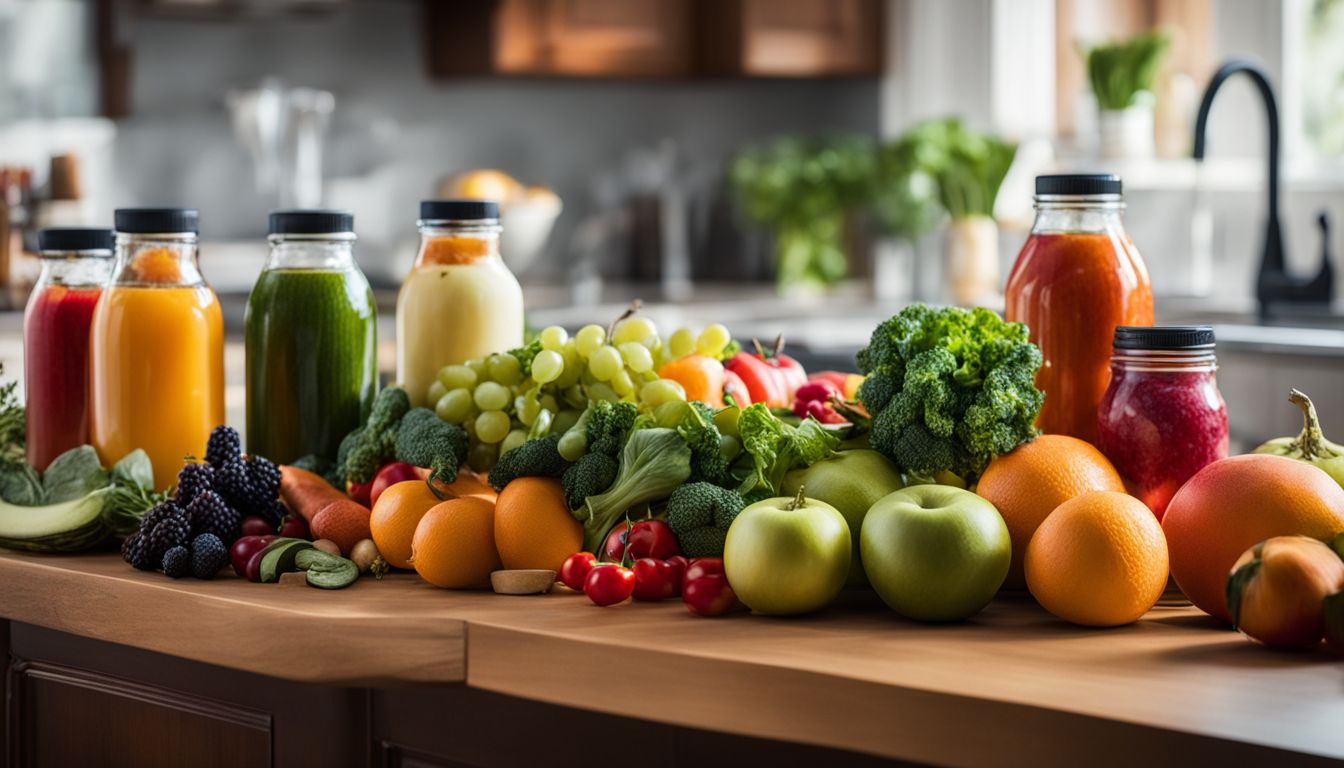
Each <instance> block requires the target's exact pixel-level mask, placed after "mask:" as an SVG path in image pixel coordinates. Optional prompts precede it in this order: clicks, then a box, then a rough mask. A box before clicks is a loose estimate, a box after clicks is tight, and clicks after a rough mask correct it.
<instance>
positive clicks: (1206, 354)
mask: <svg viewBox="0 0 1344 768" xmlns="http://www.w3.org/2000/svg"><path fill="white" fill-rule="evenodd" d="M1114 346H1115V349H1114V353H1113V355H1112V357H1111V383H1110V386H1109V387H1107V389H1106V394H1105V396H1104V397H1103V398H1102V401H1101V406H1100V409H1099V410H1098V414H1097V423H1098V431H1099V433H1100V441H1099V443H1098V445H1097V447H1098V448H1100V449H1101V452H1102V453H1104V454H1106V457H1107V458H1109V459H1110V460H1111V463H1113V464H1115V468H1116V470H1118V471H1119V472H1120V475H1121V477H1123V478H1124V479H1125V484H1126V485H1127V486H1128V488H1129V490H1130V492H1131V493H1133V494H1134V495H1135V496H1137V497H1138V498H1139V499H1140V500H1142V501H1143V503H1145V504H1147V505H1148V508H1149V509H1151V510H1153V514H1155V515H1157V519H1158V520H1161V519H1162V515H1163V514H1164V513H1165V512H1166V511H1167V504H1168V503H1170V502H1171V497H1172V496H1174V495H1175V494H1176V491H1177V489H1179V488H1180V487H1181V486H1182V485H1183V484H1184V483H1185V481H1186V480H1189V479H1190V478H1191V477H1192V476H1193V475H1194V474H1195V473H1196V472H1198V471H1199V470H1201V469H1203V468H1204V466H1205V465H1207V464H1210V463H1212V462H1214V461H1217V460H1218V459H1222V458H1225V457H1226V456H1227V405H1226V404H1224V403H1223V396H1222V394H1221V393H1219V391H1218V382H1217V379H1216V378H1215V376H1216V372H1217V370H1218V364H1217V360H1216V358H1215V356H1214V349H1213V348H1214V338H1213V328H1212V327H1210V326H1207V325H1199V326H1161V327H1155V328H1154V327H1146V328H1132V327H1124V326H1122V327H1120V328H1116V329H1115V345H1114Z"/></svg>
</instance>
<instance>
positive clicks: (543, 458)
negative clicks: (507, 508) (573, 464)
mask: <svg viewBox="0 0 1344 768" xmlns="http://www.w3.org/2000/svg"><path fill="white" fill-rule="evenodd" d="M559 442H560V436H559V435H549V436H547V437H539V438H537V439H535V440H528V441H527V442H525V443H523V444H522V445H520V446H518V447H517V448H514V449H513V450H511V451H509V452H508V453H506V454H504V455H503V456H500V457H499V461H498V462H496V463H495V466H494V467H492V468H491V469H490V486H491V487H492V488H494V489H495V490H496V491H502V490H504V486H506V485H508V484H509V483H511V482H513V481H514V480H515V479H517V478H520V477H560V476H561V475H563V474H565V470H567V469H569V462H568V461H565V459H564V458H563V457H562V456H561V455H560V452H559V451H558V450H556V447H555V446H556V444H557V443H559Z"/></svg>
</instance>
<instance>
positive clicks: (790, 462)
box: [737, 403, 840, 502]
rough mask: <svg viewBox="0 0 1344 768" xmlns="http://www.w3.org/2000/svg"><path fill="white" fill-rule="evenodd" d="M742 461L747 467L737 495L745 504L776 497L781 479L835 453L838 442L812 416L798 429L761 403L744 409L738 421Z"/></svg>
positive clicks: (834, 435) (834, 436) (782, 480)
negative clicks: (791, 471) (746, 463)
mask: <svg viewBox="0 0 1344 768" xmlns="http://www.w3.org/2000/svg"><path fill="white" fill-rule="evenodd" d="M737 429H738V432H739V433H740V435H741V439H742V449H743V459H739V460H740V461H741V460H749V462H750V464H749V467H748V472H747V474H746V476H745V477H744V478H743V479H742V481H741V483H740V484H739V485H738V487H737V492H738V494H740V495H741V496H742V498H744V499H746V500H747V501H749V502H750V501H759V500H761V499H768V498H770V497H772V496H778V495H779V489H780V485H782V484H783V482H784V475H786V474H788V472H789V470H791V469H795V468H797V467H807V466H811V465H812V464H815V463H816V462H818V461H821V460H822V459H825V458H827V457H829V456H831V455H832V454H834V453H835V449H836V447H837V446H839V445H840V438H839V437H838V436H837V435H836V434H834V433H833V432H831V431H829V430H827V429H826V428H825V427H823V426H822V425H821V423H820V422H818V421H817V420H816V419H814V418H812V417H811V416H809V417H807V418H806V419H803V421H802V422H801V423H799V425H798V426H796V427H794V426H792V425H790V424H786V423H785V422H783V421H781V420H780V419H779V418H778V417H776V416H775V415H774V414H773V413H771V412H770V409H769V408H767V407H766V406H765V404H764V403H753V404H752V405H749V406H747V407H746V408H745V409H743V411H742V414H741V416H739V417H738V420H737Z"/></svg>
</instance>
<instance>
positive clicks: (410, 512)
mask: <svg viewBox="0 0 1344 768" xmlns="http://www.w3.org/2000/svg"><path fill="white" fill-rule="evenodd" d="M439 501H440V500H439V498H438V497H437V496H435V495H434V494H433V493H432V492H431V491H430V490H429V486H428V485H426V484H425V482H424V481H423V480H406V481H403V482H400V483H396V484H395V485H392V486H390V487H388V489H387V490H385V491H383V494H382V495H381V496H379V497H378V503H377V504H374V505H373V512H372V513H371V514H370V515H369V533H370V534H371V535H372V536H373V543H374V544H377V545H378V553H379V554H381V555H382V556H383V559H384V560H386V561H387V564H388V565H390V566H392V567H393V568H410V567H411V540H412V539H414V538H415V527H416V526H417V525H419V524H420V518H422V517H424V516H425V513H426V512H428V511H429V510H430V509H431V508H433V507H434V506H435V505H437V504H438V503H439Z"/></svg>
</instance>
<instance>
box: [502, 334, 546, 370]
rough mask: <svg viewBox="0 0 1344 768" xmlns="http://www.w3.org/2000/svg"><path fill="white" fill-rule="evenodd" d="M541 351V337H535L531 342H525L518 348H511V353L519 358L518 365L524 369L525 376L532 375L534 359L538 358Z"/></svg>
mask: <svg viewBox="0 0 1344 768" xmlns="http://www.w3.org/2000/svg"><path fill="white" fill-rule="evenodd" d="M540 351H541V339H539V338H538V339H533V340H532V341H531V343H529V344H524V345H523V346H521V347H518V348H517V349H510V350H509V354H510V355H512V356H513V357H514V358H516V359H517V360H518V365H519V367H521V368H522V369H523V375H524V376H531V375H532V360H533V359H534V358H536V356H537V353H538V352H540Z"/></svg>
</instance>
